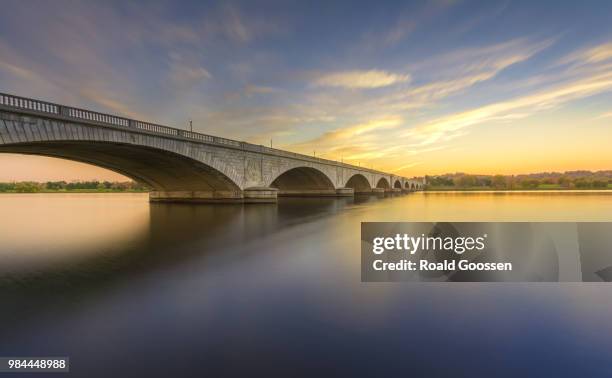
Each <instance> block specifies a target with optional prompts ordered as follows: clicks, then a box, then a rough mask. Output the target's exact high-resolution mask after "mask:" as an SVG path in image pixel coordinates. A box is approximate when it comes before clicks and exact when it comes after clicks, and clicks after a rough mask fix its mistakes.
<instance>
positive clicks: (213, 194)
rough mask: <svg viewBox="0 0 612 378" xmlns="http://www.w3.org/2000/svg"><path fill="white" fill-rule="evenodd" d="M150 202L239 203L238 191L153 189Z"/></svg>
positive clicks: (239, 194) (241, 200)
mask: <svg viewBox="0 0 612 378" xmlns="http://www.w3.org/2000/svg"><path fill="white" fill-rule="evenodd" d="M149 201H150V202H192V203H225V202H228V203H241V202H243V197H242V193H241V192H239V191H223V190H216V191H187V190H177V191H153V192H149Z"/></svg>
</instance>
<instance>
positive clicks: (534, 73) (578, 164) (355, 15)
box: [0, 0, 612, 179]
mask: <svg viewBox="0 0 612 378" xmlns="http://www.w3.org/2000/svg"><path fill="white" fill-rule="evenodd" d="M610 20H612V3H611V2H606V1H601V2H569V1H567V2H564V1H556V2H545V1H540V2H528V1H517V2H510V1H499V2H495V1H482V2H476V1H420V2H383V1H377V2H354V1H353V2H327V1H324V2H316V1H311V2H291V1H273V2H260V1H248V2H200V1H193V2H188V1H174V2H146V3H145V2H127V1H117V2H112V1H105V2H102V1H100V2H76V1H53V2H49V1H29V0H27V1H4V2H3V12H2V14H0V91H3V92H8V93H14V94H19V95H23V96H27V97H34V98H42V99H47V100H50V101H54V102H60V103H65V104H70V105H74V106H81V107H86V108H92V109H96V110H99V111H104V112H110V113H117V114H122V115H125V116H128V117H132V118H138V119H143V120H148V121H153V122H158V123H162V124H167V125H170V126H175V127H184V126H186V125H187V120H188V119H190V118H192V119H193V120H194V128H195V129H196V130H197V131H200V132H204V133H209V134H214V135H219V136H225V137H230V138H235V139H239V140H246V141H250V142H254V143H261V144H269V143H270V139H273V141H274V145H275V147H281V148H286V149H290V150H293V151H297V152H302V153H307V154H312V153H314V151H316V153H317V156H324V157H328V158H332V159H338V160H340V159H343V160H345V161H349V162H353V163H360V164H363V165H367V166H373V167H375V168H377V169H385V170H390V171H394V172H397V173H400V174H403V175H408V176H410V175H413V174H414V175H421V174H425V173H430V174H435V173H444V172H452V171H466V172H474V173H476V172H481V173H496V172H500V173H517V172H529V171H547V170H565V169H606V168H612V153H611V152H608V150H609V148H607V146H606V144H605V143H604V142H605V141H607V140H610V138H612V131H611V127H610V126H611V125H610V123H611V121H612V101H610V100H612V95H611V94H610V91H611V90H612V22H611V21H610ZM568 152H571V156H570V155H568ZM18 159H22V160H18ZM23 159H25V158H18V157H15V156H0V164H3V165H4V166H6V167H8V168H7V169H6V170H5V173H4V174H2V175H0V178H4V179H7V178H11V177H17V176H15V175H14V173H15V172H16V171H19V172H24V166H23V165H19V169H18V170H16V169H10V167H15V164H17V163H15V162H21V163H23V164H26V163H24V162H25V160H23ZM28 159H33V158H28ZM27 164H30V165H29V167H30V168H28V169H29V170H31V171H32V172H38V171H39V170H41V169H42V171H45V169H44V167H45V164H47V165H49V167H50V166H51V165H53V164H56V165H55V166H54V167H57V164H58V163H51V162H50V160H49V159H43V158H40V159H33V160H28V162H27ZM27 164H26V165H27ZM62 164H64V163H62ZM61 167H62V168H61V170H63V171H66V170H68V171H69V170H70V169H69V168H70V166H69V165H61ZM47 168H48V167H47ZM28 169H25V171H28ZM58 169H60V168H58ZM46 171H47V172H48V169H46ZM78 172H79V174H81V173H82V172H81V171H78ZM91 172H97V173H95V174H99V171H97V170H91ZM58 174H59V173H58ZM91 174H94V173H91ZM11 175H12V176H11ZM34 176H36V175H35V174H34Z"/></svg>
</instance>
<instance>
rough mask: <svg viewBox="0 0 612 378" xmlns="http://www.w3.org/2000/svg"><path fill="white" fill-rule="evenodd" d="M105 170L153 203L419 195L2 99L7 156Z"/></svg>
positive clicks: (400, 186)
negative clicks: (144, 191) (137, 185)
mask: <svg viewBox="0 0 612 378" xmlns="http://www.w3.org/2000/svg"><path fill="white" fill-rule="evenodd" d="M2 152H5V153H19V154H32V155H42V156H50V157H58V158H64V159H70V160H75V161H79V162H84V163H89V164H92V165H96V166H99V167H103V168H106V169H109V170H112V171H115V172H118V173H121V174H123V175H125V176H127V177H130V178H132V179H134V180H136V181H139V182H142V183H144V184H146V185H148V186H149V187H151V188H152V190H153V191H152V192H151V193H150V199H151V200H152V201H195V202H197V201H202V202H210V201H244V202H274V201H276V197H277V196H352V195H354V194H355V193H384V192H406V191H416V190H421V189H422V188H423V183H422V182H421V181H420V180H417V179H408V178H405V177H401V176H396V175H393V174H389V173H385V172H380V171H376V170H372V169H367V168H363V167H357V166H354V165H350V164H344V163H340V162H337V161H332V160H326V159H320V158H315V157H311V156H306V155H301V154H296V153H292V152H288V151H282V150H278V149H273V148H268V147H264V146H260V145H254V144H250V143H246V142H239V141H235V140H230V139H225V138H219V137H214V136H210V135H206V134H201V133H195V132H190V131H185V130H180V129H175V128H170V127H166V126H162V125H157V124H152V123H148V122H142V121H137V120H132V119H128V118H123V117H118V116H114V115H109V114H102V113H98V112H93V111H89V110H84V109H78V108H73V107H68V106H63V105H58V104H53V103H49V102H45V101H39V100H33V99H28V98H23V97H17V96H13V95H8V94H2V93H0V153H2Z"/></svg>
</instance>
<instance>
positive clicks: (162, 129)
mask: <svg viewBox="0 0 612 378" xmlns="http://www.w3.org/2000/svg"><path fill="white" fill-rule="evenodd" d="M0 106H4V107H9V108H15V109H22V110H26V111H29V112H36V113H44V114H54V115H58V116H61V117H64V118H72V119H78V120H85V121H89V122H95V123H101V124H107V125H112V126H119V127H126V128H134V129H140V130H144V131H147V132H151V133H156V134H162V135H167V136H178V137H182V138H186V139H191V140H195V141H200V142H204V143H211V144H218V145H224V146H231V147H234V148H239V149H243V150H246V151H252V152H260V153H271V154H275V155H280V156H284V157H292V158H297V159H308V160H311V161H317V162H320V163H325V164H333V165H342V166H345V167H347V168H353V169H360V170H363V171H370V172H374V173H382V174H384V173H383V172H378V171H376V170H373V169H368V168H365V167H357V166H354V165H351V164H346V163H340V162H338V161H334V160H328V159H322V158H317V157H314V156H307V155H302V154H298V153H295V152H290V151H284V150H279V149H276V148H271V147H265V146H262V145H256V144H252V143H247V142H239V141H237V140H232V139H227V138H221V137H216V136H212V135H207V134H202V133H197V132H193V131H186V130H181V129H175V128H173V127H168V126H163V125H158V124H155V123H150V122H144V121H138V120H134V119H129V118H124V117H119V116H115V115H110V114H104V113H99V112H94V111H91V110H85V109H79V108H73V107H71V106H64V105H59V104H54V103H51V102H46V101H40V100H34V99H30V98H25V97H19V96H14V95H10V94H6V93H0Z"/></svg>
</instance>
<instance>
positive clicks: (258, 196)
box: [243, 186, 278, 203]
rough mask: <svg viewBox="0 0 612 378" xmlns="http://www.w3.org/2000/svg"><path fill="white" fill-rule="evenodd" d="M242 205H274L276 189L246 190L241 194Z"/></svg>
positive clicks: (276, 195) (276, 194) (255, 188)
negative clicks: (242, 198)
mask: <svg viewBox="0 0 612 378" xmlns="http://www.w3.org/2000/svg"><path fill="white" fill-rule="evenodd" d="M243 195H244V203H276V202H277V197H278V189H276V188H270V187H266V186H257V187H252V188H246V189H245V190H244V192H243Z"/></svg>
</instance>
